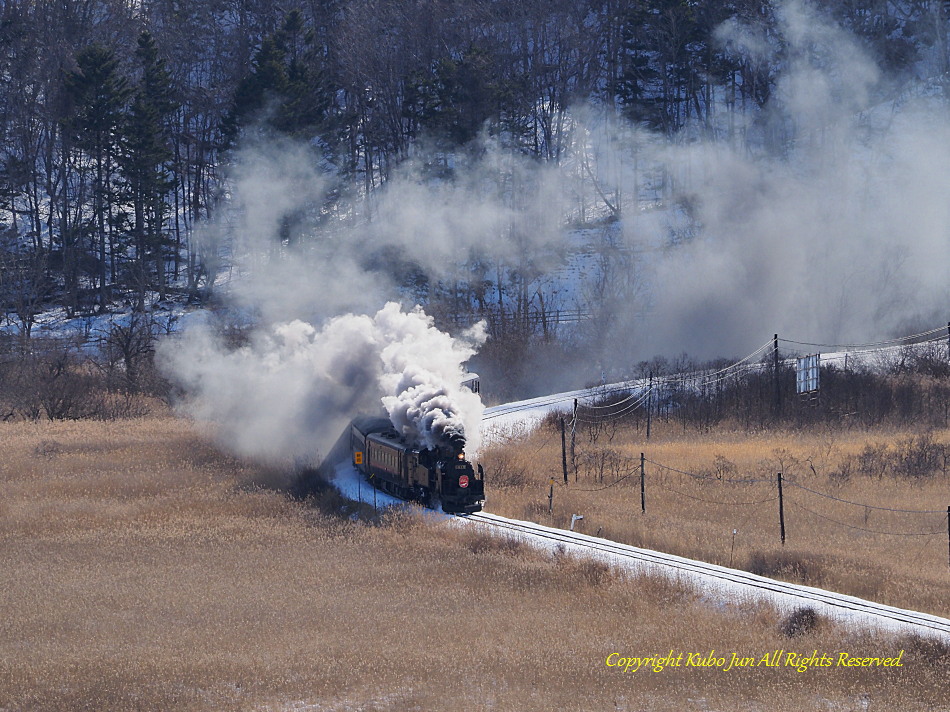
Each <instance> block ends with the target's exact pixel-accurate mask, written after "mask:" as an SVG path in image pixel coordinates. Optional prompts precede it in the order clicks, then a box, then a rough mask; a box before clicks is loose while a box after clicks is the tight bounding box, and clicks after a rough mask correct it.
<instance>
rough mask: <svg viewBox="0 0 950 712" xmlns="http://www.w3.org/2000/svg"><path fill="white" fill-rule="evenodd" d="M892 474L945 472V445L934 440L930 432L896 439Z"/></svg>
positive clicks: (927, 475)
mask: <svg viewBox="0 0 950 712" xmlns="http://www.w3.org/2000/svg"><path fill="white" fill-rule="evenodd" d="M893 468H894V474H896V475H897V476H899V477H908V478H916V479H919V478H922V477H933V476H934V475H935V474H937V473H938V472H942V473H944V474H946V471H947V446H946V445H943V444H942V443H938V442H935V441H934V439H933V435H932V434H931V433H923V434H921V435H916V436H914V437H910V438H906V439H904V440H900V441H898V443H897V445H896V447H895V452H894V465H893Z"/></svg>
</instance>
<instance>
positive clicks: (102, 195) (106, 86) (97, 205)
mask: <svg viewBox="0 0 950 712" xmlns="http://www.w3.org/2000/svg"><path fill="white" fill-rule="evenodd" d="M76 65H77V68H76V69H75V70H74V71H71V72H69V73H68V74H67V75H66V79H65V89H66V92H67V95H68V97H69V100H70V105H71V107H72V112H71V114H70V115H69V117H68V118H67V120H66V122H65V123H66V126H65V128H66V130H68V131H69V132H70V133H71V135H72V145H74V146H75V147H76V148H78V149H79V150H81V151H84V152H85V153H86V154H87V155H88V156H90V158H91V159H92V161H93V163H94V165H95V178H94V187H93V220H94V226H93V232H94V235H95V244H96V245H97V247H98V250H97V252H98V262H97V264H96V269H95V271H96V275H95V276H96V278H97V280H98V286H99V309H100V310H104V309H105V306H106V302H107V301H108V294H107V265H108V262H107V254H106V250H107V243H108V236H107V234H106V213H107V211H108V210H110V208H111V202H112V199H113V196H112V191H111V186H110V183H109V181H108V180H107V174H108V173H110V172H111V166H112V163H113V161H114V159H115V157H116V152H117V148H118V130H119V128H120V127H121V125H122V121H123V109H124V108H125V104H126V101H127V100H128V96H129V89H128V83H127V81H126V80H125V79H124V78H123V77H122V76H121V75H120V74H119V72H118V67H119V62H118V60H117V59H116V57H115V55H114V54H113V52H112V50H111V49H109V48H107V47H104V46H102V45H98V44H93V45H89V46H88V47H86V48H84V49H82V50H81V51H80V52H79V54H78V55H77V56H76Z"/></svg>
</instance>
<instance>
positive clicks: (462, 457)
mask: <svg viewBox="0 0 950 712" xmlns="http://www.w3.org/2000/svg"><path fill="white" fill-rule="evenodd" d="M464 459H465V453H464V452H460V453H459V460H464Z"/></svg>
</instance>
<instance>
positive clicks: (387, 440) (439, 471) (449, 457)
mask: <svg viewBox="0 0 950 712" xmlns="http://www.w3.org/2000/svg"><path fill="white" fill-rule="evenodd" d="M464 445H465V442H464V440H463V439H461V438H454V439H452V440H451V441H450V442H449V443H448V444H447V445H444V446H442V447H439V448H438V449H435V450H427V449H424V448H414V447H412V446H411V445H409V444H408V443H406V441H405V440H404V439H402V438H401V437H400V436H399V435H398V434H397V433H396V430H395V428H393V426H392V423H390V422H389V420H388V419H387V418H373V417H360V418H355V419H354V420H353V422H352V423H351V424H350V452H351V453H352V454H353V465H354V466H355V467H356V469H358V470H359V471H360V472H361V473H362V474H363V475H364V476H365V477H366V478H367V479H368V480H369V481H370V483H372V484H373V485H374V486H376V487H378V488H379V489H381V490H383V491H384V492H388V493H389V494H391V495H393V496H395V497H399V498H400V499H405V500H410V501H413V502H419V503H421V504H422V505H424V506H426V507H431V508H433V509H438V507H439V505H440V504H441V506H442V511H444V512H446V513H449V514H459V513H471V512H479V511H481V509H482V506H483V505H484V504H485V472H484V470H482V466H481V465H479V466H478V476H477V477H476V476H475V470H474V468H473V467H472V463H470V462H469V461H468V460H466V459H465V452H464V450H463V448H464Z"/></svg>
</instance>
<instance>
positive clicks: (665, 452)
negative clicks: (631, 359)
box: [482, 422, 950, 617]
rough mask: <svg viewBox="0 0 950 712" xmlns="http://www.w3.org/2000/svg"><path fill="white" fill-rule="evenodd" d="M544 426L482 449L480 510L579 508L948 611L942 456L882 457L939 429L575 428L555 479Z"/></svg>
mask: <svg viewBox="0 0 950 712" xmlns="http://www.w3.org/2000/svg"><path fill="white" fill-rule="evenodd" d="M554 425H555V424H550V423H549V424H546V425H544V426H542V427H541V428H540V429H538V430H536V431H534V432H533V433H528V434H526V435H524V436H522V437H518V438H515V439H514V440H513V441H511V442H508V443H506V444H504V445H497V446H495V447H493V448H491V449H489V450H488V451H487V452H485V453H484V454H483V457H482V460H483V462H484V463H485V467H486V471H487V473H488V478H489V480H488V484H487V485H486V489H487V490H488V491H489V492H490V495H489V509H490V510H491V511H493V512H495V513H497V514H502V515H504V516H510V517H515V518H519V519H530V520H533V521H536V522H540V523H542V524H553V525H554V526H558V527H563V528H566V527H567V526H569V524H570V521H571V515H572V514H582V515H583V516H584V520H583V521H582V522H580V523H579V525H578V530H579V531H583V532H585V533H588V534H597V533H598V532H599V533H600V535H601V536H604V537H607V538H609V539H614V540H616V541H621V542H624V543H628V544H633V545H636V546H644V547H647V548H651V549H658V550H660V551H666V552H670V553H674V554H679V555H682V556H688V557H692V558H698V559H703V560H705V561H709V562H712V563H716V564H721V565H725V566H729V565H732V566H734V567H736V568H744V569H747V570H749V571H754V572H755V573H760V574H763V575H766V576H772V577H777V578H782V579H786V580H789V581H793V582H796V583H805V584H809V585H814V586H820V587H823V588H830V589H832V590H836V591H841V592H843V593H848V594H851V595H855V596H860V597H862V598H870V599H872V600H875V601H880V602H882V603H887V604H890V605H895V606H900V607H904V608H913V609H916V610H922V611H927V612H930V613H934V614H937V615H941V616H944V617H950V594H948V590H950V561H948V557H950V552H948V531H947V507H948V505H950V474H948V473H947V472H946V468H947V467H948V464H950V463H948V462H947V461H946V460H945V459H944V458H945V457H946V456H945V455H944V456H942V457H938V458H937V460H936V465H937V471H936V472H935V473H931V474H930V475H928V476H921V477H909V476H900V475H897V474H895V473H894V472H893V471H891V469H890V468H889V467H888V466H887V465H888V462H889V461H888V460H887V458H886V457H885V455H886V454H887V453H891V454H895V453H897V452H898V451H901V452H903V453H904V455H905V456H907V457H909V456H910V455H913V454H914V453H915V452H917V450H921V451H923V450H926V447H927V446H928V444H929V445H933V444H936V445H937V446H938V447H937V448H933V447H931V450H939V446H940V445H941V444H945V443H948V442H950V432H948V431H939V432H935V433H924V434H921V433H913V432H899V431H893V430H878V431H866V430H847V429H830V428H828V427H822V426H818V427H816V428H814V429H811V430H803V431H795V430H789V431H773V432H760V433H751V434H750V433H747V432H743V431H739V430H735V431H731V430H727V429H723V430H719V431H713V432H707V433H696V432H692V431H690V432H689V433H685V434H684V433H683V432H682V430H681V429H680V428H678V427H675V426H669V425H665V424H664V423H662V422H661V423H658V424H657V426H656V427H655V428H654V429H653V433H652V435H651V438H650V440H649V441H648V440H646V439H645V434H644V432H643V430H642V429H640V430H639V431H637V430H635V429H628V430H624V429H619V430H617V431H616V432H614V433H612V434H611V435H612V437H608V435H607V434H605V433H601V434H600V435H599V436H598V437H596V439H595V441H594V442H591V438H590V437H589V433H587V432H586V431H584V430H582V429H581V430H578V432H577V437H576V446H575V461H576V462H577V463H578V466H577V472H576V475H575V472H574V469H573V468H571V467H570V465H569V468H568V469H569V473H568V483H567V484H566V485H565V484H564V483H563V469H562V460H561V441H560V431H559V429H557V428H556V427H554ZM641 452H642V453H644V455H645V458H646V462H645V465H644V490H645V501H646V512H645V513H644V512H643V511H642V509H641V492H640V454H641ZM944 452H946V451H944ZM918 454H919V453H918ZM907 457H905V460H906V459H907ZM911 459H912V458H911ZM905 466H906V467H909V465H907V464H906V462H905ZM921 467H922V466H921ZM869 468H870V469H869ZM778 472H782V473H783V481H784V485H783V495H784V515H785V528H786V543H785V545H784V546H783V545H782V543H781V538H780V525H779V505H778V488H777V482H776V480H777V477H776V475H777V473H778ZM552 477H553V478H554V480H555V487H554V502H553V513H551V514H549V512H548V509H549V502H548V495H549V491H550V490H549V482H550V478H552ZM700 478H701V479H700ZM750 480H759V481H750ZM805 488H807V489H805ZM817 493H820V494H817ZM890 510H910V511H890ZM927 512H929V513H927ZM734 530H735V531H736V532H737V533H736V534H735V536H733V531H734Z"/></svg>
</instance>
